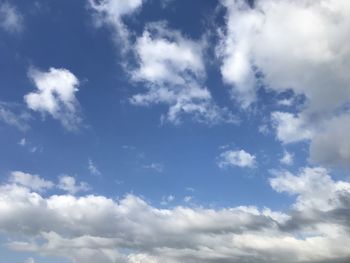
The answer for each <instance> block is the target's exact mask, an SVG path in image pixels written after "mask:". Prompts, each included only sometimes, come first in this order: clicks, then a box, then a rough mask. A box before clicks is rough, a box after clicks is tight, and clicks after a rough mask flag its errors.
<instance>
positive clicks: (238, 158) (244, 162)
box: [217, 150, 256, 168]
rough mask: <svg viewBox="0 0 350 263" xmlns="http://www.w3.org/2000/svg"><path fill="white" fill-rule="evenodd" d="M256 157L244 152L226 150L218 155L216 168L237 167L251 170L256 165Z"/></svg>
mask: <svg viewBox="0 0 350 263" xmlns="http://www.w3.org/2000/svg"><path fill="white" fill-rule="evenodd" d="M255 159H256V157H255V156H254V155H252V154H250V153H247V152H246V151H244V150H238V151H233V150H228V151H225V152H223V153H221V154H220V156H219V157H218V161H217V163H218V166H219V167H220V168H225V167H230V166H238V167H242V168H244V167H249V168H252V167H254V166H255V165H256V160H255Z"/></svg>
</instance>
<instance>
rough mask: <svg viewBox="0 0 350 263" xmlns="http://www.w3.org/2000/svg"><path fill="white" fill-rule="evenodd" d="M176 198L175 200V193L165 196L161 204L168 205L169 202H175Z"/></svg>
mask: <svg viewBox="0 0 350 263" xmlns="http://www.w3.org/2000/svg"><path fill="white" fill-rule="evenodd" d="M174 200H175V196H173V195H168V196H163V197H162V201H161V202H160V204H161V205H168V204H169V203H171V202H173V201H174Z"/></svg>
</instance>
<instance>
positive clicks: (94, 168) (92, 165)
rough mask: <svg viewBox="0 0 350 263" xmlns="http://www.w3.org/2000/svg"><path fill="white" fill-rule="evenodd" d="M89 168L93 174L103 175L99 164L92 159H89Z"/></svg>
mask: <svg viewBox="0 0 350 263" xmlns="http://www.w3.org/2000/svg"><path fill="white" fill-rule="evenodd" d="M88 169H89V172H90V173H91V174H92V175H101V172H100V171H99V170H98V168H97V166H96V165H95V164H94V163H93V161H92V160H91V159H89V164H88Z"/></svg>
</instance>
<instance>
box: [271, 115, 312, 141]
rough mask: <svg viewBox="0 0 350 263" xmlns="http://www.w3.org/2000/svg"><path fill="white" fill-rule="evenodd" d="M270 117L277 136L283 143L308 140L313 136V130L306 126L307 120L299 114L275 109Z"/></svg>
mask: <svg viewBox="0 0 350 263" xmlns="http://www.w3.org/2000/svg"><path fill="white" fill-rule="evenodd" d="M271 119H272V124H273V126H274V127H275V129H276V133H277V138H278V139H279V140H280V141H281V142H283V143H293V142H299V141H302V140H310V139H311V138H312V137H313V133H314V132H313V131H312V130H310V128H309V127H308V122H306V121H305V120H304V119H303V118H302V117H300V116H295V115H294V114H292V113H288V112H279V111H276V112H273V113H272V114H271Z"/></svg>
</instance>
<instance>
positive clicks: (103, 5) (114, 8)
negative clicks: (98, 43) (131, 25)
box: [88, 0, 143, 53]
mask: <svg viewBox="0 0 350 263" xmlns="http://www.w3.org/2000/svg"><path fill="white" fill-rule="evenodd" d="M142 2H143V0H121V1H114V0H102V1H96V0H88V4H89V7H90V9H91V10H93V17H94V22H95V24H96V25H97V26H102V25H107V26H109V27H110V28H111V29H112V30H113V33H114V40H115V41H116V42H117V43H118V44H120V47H121V49H122V52H124V53H125V52H127V51H128V50H129V48H130V45H129V44H130V39H129V38H130V33H129V30H128V29H127V27H126V26H125V24H124V22H123V18H124V17H125V16H128V15H131V14H133V13H135V12H136V11H137V10H139V9H140V8H141V7H142Z"/></svg>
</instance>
